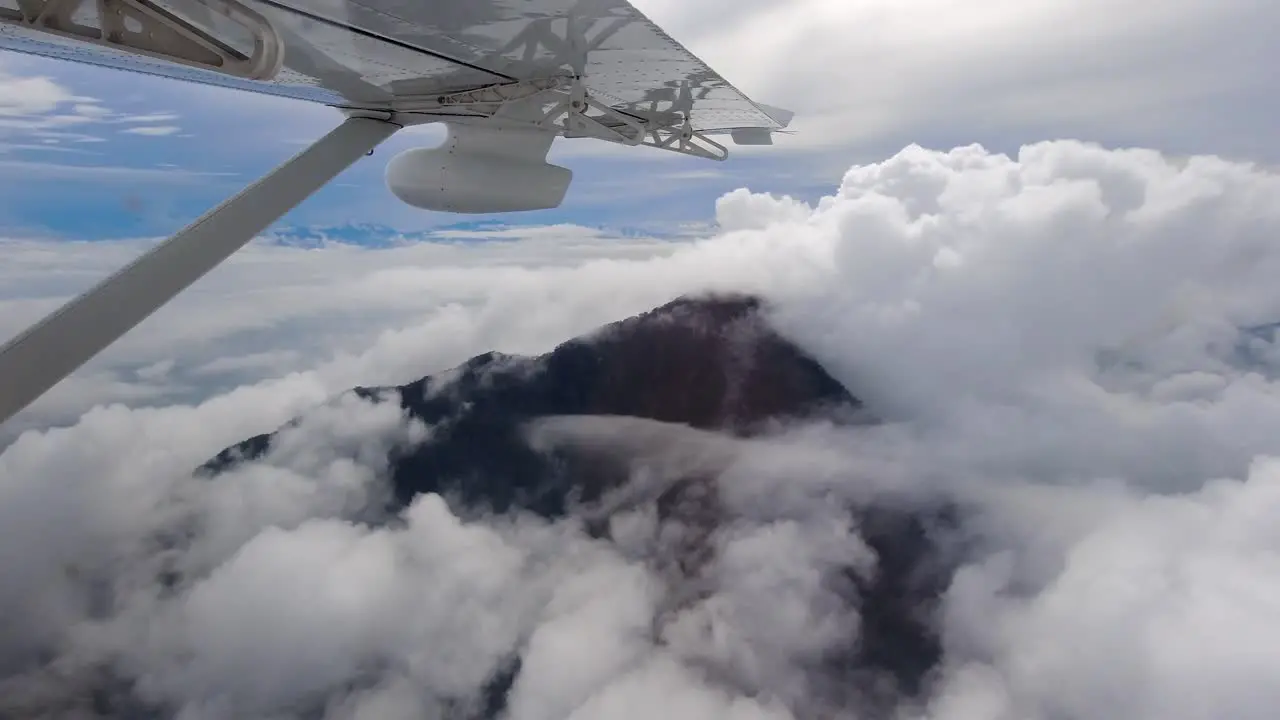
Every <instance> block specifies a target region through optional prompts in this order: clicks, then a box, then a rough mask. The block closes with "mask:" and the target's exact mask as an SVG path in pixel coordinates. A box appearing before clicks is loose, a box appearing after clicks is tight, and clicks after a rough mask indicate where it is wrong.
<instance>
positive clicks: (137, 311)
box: [0, 117, 400, 423]
mask: <svg viewBox="0 0 1280 720" xmlns="http://www.w3.org/2000/svg"><path fill="white" fill-rule="evenodd" d="M399 129H400V126H399V125H396V124H394V123H390V122H384V121H382V120H375V119H372V118H366V117H350V118H347V120H346V121H344V122H343V123H342V125H340V126H338V127H337V128H335V129H334V130H332V131H331V132H330V133H329V134H328V135H325V136H324V137H323V138H321V139H320V140H319V141H317V142H316V143H315V144H314V145H312V146H311V147H309V148H307V149H306V150H303V151H302V152H301V153H299V154H298V155H295V156H294V157H293V158H292V159H290V160H288V161H287V162H285V163H284V164H283V165H281V166H280V167H278V168H276V169H275V170H273V171H271V173H270V174H268V175H267V176H266V177H263V178H262V179H261V180H259V181H257V182H256V183H254V184H252V185H250V186H249V187H247V188H245V189H244V190H242V191H240V193H239V194H237V195H235V196H234V197H232V198H230V199H228V200H227V201H225V202H223V203H222V204H221V205H219V206H218V207H216V208H214V209H213V210H210V211H209V212H208V213H206V214H205V215H203V216H201V217H200V218H199V219H197V220H196V221H195V222H193V223H191V224H190V225H188V226H187V227H185V228H183V229H182V230H180V231H178V233H177V234H176V235H174V236H173V237H171V238H169V239H168V240H166V241H164V242H163V243H161V244H160V245H158V246H156V247H155V248H153V249H152V250H150V251H148V252H147V253H146V254H145V255H143V256H142V257H140V258H138V259H137V260H135V261H133V262H132V263H131V264H129V265H127V266H126V267H125V268H124V269H122V270H120V271H119V272H117V273H115V274H114V275H112V276H111V277H109V278H107V279H106V280H104V281H102V282H101V283H99V284H98V285H97V286H96V287H94V288H93V289H92V290H89V291H88V292H86V293H84V294H83V295H81V296H80V297H78V298H76V299H74V300H72V301H70V302H68V303H67V304H66V305H63V306H62V307H61V308H59V309H58V310H56V311H54V312H53V314H51V315H49V316H48V317H46V318H45V319H43V320H41V321H40V322H38V323H36V324H35V325H33V326H31V327H30V328H28V329H27V330H26V331H24V332H23V333H21V334H20V335H18V336H17V337H15V338H13V339H12V340H10V341H9V342H8V344H6V345H4V346H3V347H2V348H0V423H3V422H4V421H5V420H8V419H9V418H10V417H12V416H13V415H14V414H15V413H17V412H18V411H19V410H21V409H22V408H24V407H26V406H27V405H28V404H30V403H31V402H32V401H33V400H35V399H36V398H38V397H40V396H41V395H43V394H44V393H45V391H47V390H48V389H49V388H51V387H53V386H54V385H56V384H57V383H58V381H60V380H62V379H63V378H64V377H66V376H67V375H70V374H71V373H72V372H74V371H75V370H76V368H78V367H80V366H81V365H83V364H84V363H85V362H87V361H88V360H89V359H90V358H92V357H93V356H94V355H97V354H98V353H99V352H101V351H102V350H103V349H105V348H106V347H107V346H108V345H110V344H111V343H113V342H115V341H116V339H118V338H119V337H120V336H121V335H124V334H125V333H126V332H128V331H129V330H130V329H131V328H133V326H135V325H137V324H138V323H140V322H142V321H143V320H144V319H146V318H147V317H148V316H149V315H151V314H152V313H153V312H155V311H156V310H158V309H160V307H161V306H162V305H164V304H165V303H166V302H168V301H169V300H171V299H172V298H173V297H174V296H175V295H177V294H178V293H180V292H182V291H183V290H185V289H186V288H187V287H188V286H189V285H191V284H192V283H194V282H195V281H196V280H199V279H200V278H201V277H202V276H203V275H204V274H205V273H207V272H209V271H210V270H212V269H213V268H214V267H215V266H216V265H217V264H218V263H220V262H222V261H223V260H225V259H227V257H229V256H230V255H231V254H232V253H234V252H235V251H236V250H239V249H240V248H241V247H242V246H244V245H245V243H247V242H249V240H251V239H252V238H253V237H254V236H255V235H257V234H258V233H259V232H262V231H263V230H265V229H266V228H267V226H268V225H270V224H271V223H273V222H275V221H276V220H277V219H279V218H280V216H281V215H284V214H285V213H286V212H288V211H289V210H290V209H292V208H293V207H294V206H295V205H297V204H298V203H300V202H302V201H303V200H305V199H306V198H307V197H308V196H309V195H311V194H312V193H314V192H315V191H316V190H318V189H320V187H322V186H323V185H324V184H325V183H327V182H328V181H329V180H330V179H332V178H333V177H334V176H336V175H337V174H338V173H340V172H342V171H343V170H345V169H346V168H347V167H348V166H350V165H351V164H352V163H354V162H355V161H356V160H358V159H360V157H361V156H363V155H365V154H366V153H368V152H369V151H370V150H372V149H373V148H375V147H377V145H378V144H379V143H381V142H382V141H383V140H385V139H387V138H388V137H390V136H391V134H392V133H394V132H395V131H396V130H399Z"/></svg>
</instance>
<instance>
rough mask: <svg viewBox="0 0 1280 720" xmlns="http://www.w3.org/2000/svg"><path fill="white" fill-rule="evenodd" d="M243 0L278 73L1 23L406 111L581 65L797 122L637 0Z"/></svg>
mask: <svg viewBox="0 0 1280 720" xmlns="http://www.w3.org/2000/svg"><path fill="white" fill-rule="evenodd" d="M40 1H43V0H24V2H40ZM85 1H86V2H92V1H95V0H85ZM130 1H131V2H134V3H141V2H146V3H150V4H153V5H155V6H156V7H158V8H161V9H163V10H165V11H167V12H169V13H172V14H174V15H176V16H180V17H183V18H185V19H187V20H189V22H190V23H191V24H192V25H193V26H194V27H196V28H199V29H202V30H203V31H205V32H207V33H208V34H209V35H211V36H213V37H217V38H220V39H222V40H224V41H225V42H226V43H227V44H228V45H230V46H232V47H236V48H238V49H239V50H240V51H241V52H246V53H251V52H252V46H251V44H250V39H249V38H248V37H247V35H246V33H245V31H244V29H243V28H242V27H239V26H238V24H237V23H236V22H235V21H233V20H232V19H230V18H228V17H227V16H226V15H225V14H224V13H219V12H215V11H214V10H213V9H211V8H212V7H213V6H214V3H215V0H130ZM206 2H208V3H210V4H209V5H206V4H205V3H206ZM240 2H242V3H243V4H244V6H245V7H246V8H248V9H249V10H252V11H253V12H255V13H257V14H258V15H260V16H261V17H263V18H265V19H266V21H267V22H269V23H270V26H271V28H272V29H273V30H274V32H275V34H276V35H278V37H279V38H280V39H281V41H282V42H283V46H284V53H283V54H284V64H283V67H282V68H281V70H280V71H279V72H278V73H276V74H275V75H274V76H273V77H271V78H269V79H259V80H249V79H245V78H244V77H237V76H235V75H230V74H227V73H224V72H217V71H215V70H210V69H203V68H200V67H192V66H190V65H178V64H173V63H168V62H165V61H163V60H159V59H155V58H154V57H147V56H143V55H136V54H130V53H127V52H124V51H120V50H115V49H112V48H110V47H102V46H92V45H85V44H82V43H77V42H74V41H71V40H66V39H64V38H59V37H57V36H54V35H49V34H47V33H43V32H40V31H39V30H36V29H33V28H30V27H23V26H21V25H20V24H13V23H3V22H0V48H5V49H11V50H18V51H22V52H28V53H35V54H39V55H46V56H52V57H60V58H65V59H70V60H75V61H79V62H87V63H94V64H99V65H105V66H109V67H118V68H125V69H130V70H136V71H142V72H149V73H154V74H158V75H165V76H170V77H178V78H183V79H186V80H194V81H197V82H204V83H209V84H216V85H223V86H228V87H235V88H240V89H245V90H252V91H255V92H264V93H270V94H277V95H285V96H288V97H294V98H298V99H302V100H309V101H312V102H320V103H324V104H328V105H334V106H339V107H348V108H349V107H359V108H367V109H382V110H398V109H400V108H401V106H402V105H404V106H405V107H408V105H406V103H407V104H412V103H413V102H416V101H419V100H420V99H421V98H423V97H427V96H431V95H437V94H441V93H447V92H456V91H462V90H471V89H475V88H479V87H484V86H487V85H493V84H501V83H511V82H517V81H539V80H543V79H545V78H548V77H554V76H563V75H576V76H578V77H581V78H583V81H584V82H585V84H586V89H587V91H588V92H589V93H590V95H591V96H592V97H593V98H595V99H596V100H599V101H600V102H602V103H604V104H605V105H608V106H609V107H611V108H613V109H614V110H617V111H621V112H625V113H628V114H630V115H634V116H636V117H638V118H641V119H647V120H658V121H662V122H663V123H664V124H665V125H667V126H675V125H677V124H682V123H683V121H684V120H685V116H686V115H687V118H688V120H689V122H690V125H691V127H692V129H694V130H695V131H714V130H732V129H735V128H767V129H771V130H776V129H780V128H782V127H784V126H785V125H786V124H787V121H788V120H789V114H787V113H785V112H784V113H777V112H775V111H774V110H773V109H772V108H768V107H767V106H761V105H758V104H756V103H755V102H753V101H751V100H750V99H749V98H747V97H746V96H745V95H744V94H742V93H741V92H739V91H738V90H737V89H736V88H735V87H733V86H732V85H731V84H730V83H729V82H728V81H726V80H725V79H724V78H722V77H721V76H720V75H719V74H717V73H716V72H714V71H713V70H712V69H711V68H709V67H708V66H707V65H706V63H704V62H702V61H701V60H699V59H698V58H697V57H696V56H694V55H693V54H692V53H690V52H689V51H688V50H687V49H685V48H684V47H683V46H681V45H680V44H679V43H677V42H676V41H675V40H673V39H672V38H671V37H669V36H668V35H667V34H666V33H665V32H663V31H662V29H661V28H659V27H658V26H657V25H655V24H654V23H653V22H652V21H650V20H649V19H648V18H646V17H645V16H644V15H642V14H641V13H640V12H639V11H638V10H636V9H635V8H634V7H633V6H632V5H631V4H630V3H628V2H626V0H430V1H428V0H240ZM676 116H679V118H678V121H677V119H676Z"/></svg>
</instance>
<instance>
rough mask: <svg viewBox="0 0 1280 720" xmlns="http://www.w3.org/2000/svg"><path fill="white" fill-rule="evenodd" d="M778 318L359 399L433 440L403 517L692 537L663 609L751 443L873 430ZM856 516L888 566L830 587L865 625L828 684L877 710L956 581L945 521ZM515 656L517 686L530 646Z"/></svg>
mask: <svg viewBox="0 0 1280 720" xmlns="http://www.w3.org/2000/svg"><path fill="white" fill-rule="evenodd" d="M767 310H768V309H767V307H766V306H765V304H764V303H763V302H761V301H760V300H759V299H758V298H755V297H751V296H737V295H716V296H707V297H684V298H680V299H677V300H675V301H673V302H671V303H668V304H666V305H663V306H662V307H659V308H656V309H654V310H651V311H649V312H646V313H643V314H641V315H637V316H635V317H632V318H628V319H625V320H622V321H620V322H616V323H612V324H610V325H607V326H605V327H602V328H600V329H598V330H596V331H594V332H591V333H589V334H587V335H584V336H582V337H578V338H574V339H572V340H569V341H567V342H565V343H563V344H561V345H560V346H558V347H556V348H555V349H554V350H552V351H551V352H549V353H546V354H544V355H541V356H537V357H525V356H518V355H504V354H501V353H496V352H489V353H484V354H482V355H478V356H476V357H474V358H472V359H470V360H468V361H467V362H465V363H463V364H462V365H460V366H458V367H456V368H454V369H452V370H449V371H447V372H443V373H438V374H436V375H433V376H428V377H425V378H422V379H421V380H418V381H416V382H412V383H409V384H407V385H403V386H400V387H391V388H360V389H357V390H356V392H357V393H359V394H361V395H363V396H365V397H374V396H376V397H378V398H380V399H383V400H390V401H393V402H394V401H397V400H398V402H399V404H400V406H401V408H402V409H403V410H404V411H405V413H406V414H407V415H409V416H411V417H413V418H416V419H418V420H421V421H422V422H423V423H425V424H426V425H428V426H429V427H430V428H431V432H429V433H427V434H426V436H425V438H424V439H423V440H422V441H421V442H419V443H417V444H416V445H414V446H412V447H408V448H401V449H399V450H396V451H393V454H392V456H391V457H390V458H389V468H390V477H389V481H390V484H391V485H392V489H393V491H394V499H395V501H394V505H393V507H392V510H395V509H398V508H401V507H404V506H405V505H407V504H408V503H410V502H411V501H412V500H413V498H414V497H416V496H418V495H420V494H423V493H438V494H440V495H442V496H444V497H445V498H446V499H447V500H448V501H449V503H450V505H451V506H452V507H453V508H454V510H455V512H458V513H459V514H462V515H464V516H466V515H472V516H475V515H481V514H485V513H489V512H500V513H501V512H507V511H509V510H520V511H525V512H532V513H536V514H538V515H541V516H544V517H547V518H559V517H564V516H566V515H573V516H575V518H577V519H578V520H579V521H580V522H581V523H582V527H583V528H584V529H585V530H586V531H587V532H588V533H590V534H591V535H593V536H595V537H597V538H599V539H601V540H604V541H608V540H610V538H611V532H612V531H611V525H610V518H611V517H612V516H613V515H614V513H615V512H618V511H621V509H624V508H626V507H628V506H630V507H634V506H636V505H637V504H645V505H652V507H653V508H654V510H655V511H656V518H657V521H658V522H660V523H662V524H663V526H664V527H673V528H678V529H679V530H680V532H676V533H674V534H672V533H657V534H656V535H655V537H659V538H666V537H673V538H676V539H675V540H672V541H671V544H670V547H666V546H663V548H661V549H660V551H658V552H657V553H656V554H655V555H654V557H653V558H650V559H649V560H648V562H650V563H651V564H652V565H653V567H654V569H655V571H656V572H657V573H658V575H659V576H661V577H664V578H667V580H666V581H668V582H670V583H671V584H672V586H673V587H680V588H684V589H682V590H680V591H679V592H674V593H673V595H672V597H673V598H676V599H675V600H674V601H673V602H674V603H675V604H674V605H673V606H672V607H671V608H667V609H666V610H672V611H674V610H678V609H679V607H681V606H682V605H681V604H682V603H688V602H694V601H696V600H697V599H698V597H699V595H698V592H699V591H697V588H705V587H709V586H710V585H709V583H711V582H712V576H713V575H714V572H715V571H714V562H715V554H716V547H717V544H716V541H715V537H716V534H717V532H718V529H719V528H721V527H723V526H725V525H726V524H727V523H732V522H733V521H734V518H733V516H732V514H733V510H732V509H731V508H729V507H727V506H726V505H725V503H724V501H723V498H722V497H721V495H720V489H719V488H720V486H719V476H720V474H721V473H722V472H723V471H724V469H725V468H726V467H728V466H729V465H730V464H732V463H734V462H736V460H737V458H739V457H741V456H740V455H739V451H740V448H741V447H744V446H745V445H746V444H747V443H744V442H743V439H744V438H748V437H751V436H753V435H758V434H762V433H766V432H768V431H769V430H771V429H774V428H776V427H777V426H778V425H780V424H782V423H785V422H788V421H789V420H794V419H798V418H805V417H812V416H815V415H820V416H822V417H825V418H829V419H836V420H844V421H854V422H861V421H862V419H861V413H860V403H859V402H858V400H857V399H856V398H854V397H853V396H852V395H851V394H850V393H849V392H848V391H847V390H846V389H845V388H844V387H842V386H841V385H840V384H839V383H838V382H837V381H836V380H835V379H833V378H832V377H831V376H830V375H828V374H827V373H826V371H824V370H823V369H822V367H821V366H820V365H818V364H817V363H816V362H815V361H814V360H813V359H812V358H810V357H808V356H807V355H806V354H805V353H804V352H803V351H801V350H800V349H799V348H798V347H796V346H795V345H793V344H791V343H790V342H788V341H787V340H785V339H784V338H783V337H782V336H781V335H779V334H778V333H777V332H776V331H775V329H774V328H773V327H772V326H771V325H770V324H769V322H768V317H767V315H768V312H767ZM271 443H272V436H271V435H263V436H259V437H257V438H253V439H250V440H248V441H245V442H244V443H241V444H240V445H238V446H236V447H234V448H229V449H228V450H226V451H224V452H223V453H222V454H220V455H219V456H218V457H217V458H215V459H214V460H213V461H211V462H210V464H209V465H208V466H206V469H207V470H209V471H212V472H214V473H216V472H218V471H219V470H221V469H224V468H226V467H228V466H230V465H233V464H235V463H237V462H240V461H241V460H243V459H251V458H257V457H262V456H264V455H267V454H268V453H269V451H270V448H271ZM849 512H850V516H851V518H852V519H853V521H854V522H855V523H856V524H857V525H858V526H859V527H860V528H862V530H863V538H864V540H865V541H866V543H867V545H868V546H869V547H871V548H872V550H873V551H874V552H875V553H876V555H877V558H878V565H877V570H876V572H875V573H874V574H873V575H871V576H865V575H864V574H862V573H861V572H860V571H857V570H855V569H854V568H850V569H848V571H847V572H845V573H844V575H845V576H847V577H845V578H844V579H843V580H842V579H840V578H835V579H834V580H833V582H837V584H839V585H840V587H843V588H844V589H843V590H841V591H840V595H841V596H842V597H844V599H845V601H847V602H848V603H850V604H851V605H856V606H858V607H859V609H860V611H861V613H862V616H863V617H864V618H865V619H866V623H865V624H864V627H863V628H862V629H861V631H860V633H859V635H858V636H856V637H850V638H847V639H846V640H847V643H848V647H845V648H844V649H842V650H840V651H839V652H836V653H835V654H834V655H832V656H831V657H830V658H825V659H823V660H822V663H823V665H824V668H825V669H824V670H823V672H822V674H824V675H831V674H832V673H834V677H837V678H838V679H839V681H838V682H836V683H835V684H834V685H832V686H831V687H829V688H826V689H824V690H822V692H823V693H824V694H830V695H831V698H830V699H832V700H833V701H834V699H835V698H836V697H837V696H839V695H840V694H841V693H852V692H855V690H853V689H852V688H858V689H857V690H856V692H857V693H859V694H865V695H866V699H867V701H868V702H870V701H871V699H872V696H875V695H877V694H879V693H880V692H881V691H880V690H878V689H877V688H882V687H884V688H893V689H894V690H893V691H892V692H889V695H893V694H894V693H896V691H897V689H902V690H905V691H907V692H908V693H914V692H917V691H918V689H919V688H920V686H921V683H922V682H923V681H924V677H925V675H926V673H927V671H928V669H929V668H930V667H932V666H933V665H934V664H935V663H936V662H937V661H938V659H939V657H940V648H939V646H938V644H937V640H936V638H934V637H933V635H932V634H931V633H930V632H929V630H928V628H927V623H926V622H925V620H924V618H923V615H924V614H926V613H927V608H928V607H929V605H930V603H931V602H932V600H933V598H936V597H937V595H938V593H940V592H941V588H942V587H944V584H943V583H944V581H945V573H939V572H933V571H931V570H929V568H927V567H926V565H927V563H925V558H927V557H929V556H931V555H932V554H934V552H933V549H932V541H931V540H930V534H931V530H930V528H931V527H932V526H933V525H935V524H936V523H937V521H938V518H936V517H933V516H932V515H930V514H929V513H925V514H921V515H917V514H914V513H908V512H904V511H902V510H899V509H895V508H892V507H877V506H868V507H861V508H856V507H850V508H849ZM943 524H944V525H945V524H946V523H945V522H944V523H943ZM664 542H665V541H664ZM691 588H692V589H691ZM659 620H660V619H659ZM657 621H658V620H656V621H655V622H657ZM842 642H843V641H842ZM512 657H513V662H514V663H515V664H514V665H513V666H512V667H513V668H515V669H514V670H512V673H515V674H518V667H519V650H518V649H513V655H512ZM827 666H829V667H827ZM512 677H514V675H513V674H512V675H502V676H501V677H498V678H495V683H497V684H496V685H495V686H494V687H493V688H492V690H491V692H488V693H487V696H488V697H490V699H491V700H493V701H494V702H495V703H496V705H494V707H495V708H498V707H501V706H502V704H503V703H502V700H501V699H502V696H503V695H504V693H505V691H506V687H507V686H509V685H510V682H511V678H512ZM886 683H887V685H886ZM496 714H497V710H495V711H494V712H492V713H490V714H489V715H487V716H493V715H496Z"/></svg>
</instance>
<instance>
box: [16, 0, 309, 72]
mask: <svg viewBox="0 0 1280 720" xmlns="http://www.w3.org/2000/svg"><path fill="white" fill-rule="evenodd" d="M188 4H191V5H192V7H193V9H198V10H199V11H201V12H202V13H205V14H207V15H208V17H209V20H210V23H209V25H210V26H211V27H225V26H226V24H227V23H231V24H232V25H234V26H235V27H236V33H235V34H236V36H237V37H241V36H243V35H244V34H245V33H247V35H248V38H249V42H247V43H246V42H237V44H238V45H241V46H243V47H242V48H237V47H233V46H232V44H231V43H230V42H226V41H224V40H222V39H219V38H218V37H216V36H215V35H214V34H213V33H212V32H211V31H209V30H206V29H204V28H203V27H201V26H199V25H197V24H196V23H194V22H192V21H190V20H188V19H187V18H184V17H182V16H180V15H178V14H177V13H175V12H172V11H170V10H168V9H166V8H165V7H162V6H161V5H160V4H158V3H156V2H154V1H153V0H17V8H16V9H15V8H14V7H12V6H10V7H4V6H0V24H4V25H10V26H16V27H20V28H24V29H27V30H34V31H37V32H42V33H47V34H50V35H54V36H57V37H60V38H65V39H68V40H77V41H80V42H87V43H91V44H93V45H98V46H102V47H107V48H111V49H114V50H121V51H125V52H131V53H136V54H139V55H145V56H148V57H152V58H157V59H160V60H167V61H169V62H175V63H179V64H182V65H188V66H192V67H198V68H202V69H205V70H214V71H217V72H221V73H225V74H228V75H234V76H236V77H242V78H247V79H250V80H270V79H271V78H273V77H275V76H276V74H277V73H278V72H279V71H280V67H281V64H282V61H283V59H284V43H283V42H282V40H281V39H280V36H279V35H278V34H277V33H276V31H275V29H274V28H273V27H272V26H271V23H270V22H269V21H268V20H267V19H266V18H265V17H263V16H262V15H261V14H259V13H257V12H255V11H254V10H252V9H250V8H249V7H247V6H245V5H244V4H242V3H240V2H239V1H238V0H188Z"/></svg>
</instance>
